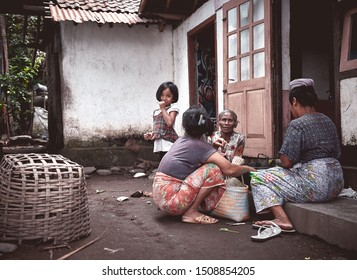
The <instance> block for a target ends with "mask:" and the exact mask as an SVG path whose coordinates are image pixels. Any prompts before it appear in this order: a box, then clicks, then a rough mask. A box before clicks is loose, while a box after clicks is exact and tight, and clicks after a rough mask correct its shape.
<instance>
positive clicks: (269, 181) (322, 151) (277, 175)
mask: <svg viewBox="0 0 357 280" xmlns="http://www.w3.org/2000/svg"><path fill="white" fill-rule="evenodd" d="M289 102H290V105H291V112H292V114H293V116H294V118H295V119H294V120H292V121H291V122H290V124H289V126H288V129H287V131H286V134H285V137H284V141H283V145H282V147H281V149H280V152H279V153H280V160H281V165H282V167H273V168H269V169H265V170H263V171H259V172H254V173H253V175H252V179H251V187H252V194H253V199H254V204H255V208H256V212H257V213H266V212H272V214H273V215H274V219H273V221H259V222H256V223H255V225H256V226H269V225H271V224H272V222H273V225H274V224H276V225H278V226H279V227H280V228H281V229H282V230H291V229H293V225H292V223H291V221H290V220H289V218H288V216H287V214H286V213H285V211H284V209H283V206H282V205H283V203H284V201H292V202H323V201H329V200H332V199H335V198H336V197H337V196H338V195H339V194H340V192H341V190H342V188H343V184H344V180H343V173H342V167H341V165H340V163H339V161H338V160H337V159H338V158H339V156H340V154H341V151H340V144H339V138H338V135H337V131H336V127H335V125H334V123H333V122H332V121H331V119H330V118H328V117H327V116H325V115H324V114H322V113H319V112H317V111H316V108H315V105H316V103H317V95H316V93H315V89H314V81H313V80H312V79H296V80H293V81H292V82H291V83H290V94H289Z"/></svg>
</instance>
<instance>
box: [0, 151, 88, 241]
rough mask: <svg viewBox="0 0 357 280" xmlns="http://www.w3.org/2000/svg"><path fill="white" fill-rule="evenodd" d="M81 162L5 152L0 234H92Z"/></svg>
mask: <svg viewBox="0 0 357 280" xmlns="http://www.w3.org/2000/svg"><path fill="white" fill-rule="evenodd" d="M85 185H86V182H85V175H84V173H83V167H82V166H81V165H78V164H77V163H75V162H72V161H70V160H69V159H67V158H65V157H63V156H61V155H50V154H34V153H30V154H7V155H5V156H4V157H3V159H2V161H1V164H0V239H1V240H17V241H18V243H19V244H21V243H22V241H24V240H36V239H42V241H43V242H47V241H51V240H53V244H61V243H67V242H71V241H74V240H77V239H79V238H81V237H84V236H87V235H89V234H90V231H91V229H90V218H89V208H88V199H87V191H86V188H85Z"/></svg>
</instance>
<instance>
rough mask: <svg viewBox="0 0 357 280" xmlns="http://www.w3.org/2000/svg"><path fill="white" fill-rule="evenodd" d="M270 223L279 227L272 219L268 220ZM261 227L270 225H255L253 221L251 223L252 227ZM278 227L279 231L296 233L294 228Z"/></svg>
mask: <svg viewBox="0 0 357 280" xmlns="http://www.w3.org/2000/svg"><path fill="white" fill-rule="evenodd" d="M268 222H269V223H270V224H271V225H273V226H277V227H279V226H278V225H277V224H276V223H274V222H273V221H268ZM261 227H263V228H266V227H270V226H269V225H257V224H255V223H253V224H252V228H254V229H259V228H261ZM280 229H281V232H282V233H296V230H295V229H293V228H292V229H283V228H281V227H280Z"/></svg>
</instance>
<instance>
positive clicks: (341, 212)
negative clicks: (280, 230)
mask: <svg viewBox="0 0 357 280" xmlns="http://www.w3.org/2000/svg"><path fill="white" fill-rule="evenodd" d="M284 209H285V211H286V213H287V214H288V216H289V218H290V219H291V222H292V223H293V225H294V227H295V228H296V230H297V231H298V232H299V233H303V234H307V235H311V236H317V237H319V238H321V239H322V240H324V241H326V242H327V243H329V244H333V245H337V246H339V247H341V248H343V249H348V250H351V251H356V252H357V238H356V237H357V235H356V234H357V200H356V199H351V198H338V199H336V200H334V201H330V202H324V203H291V202H287V203H285V204H284Z"/></svg>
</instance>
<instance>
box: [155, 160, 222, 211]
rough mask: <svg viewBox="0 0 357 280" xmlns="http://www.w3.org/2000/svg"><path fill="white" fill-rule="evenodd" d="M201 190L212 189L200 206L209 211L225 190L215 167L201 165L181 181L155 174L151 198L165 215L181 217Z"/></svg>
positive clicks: (159, 173) (210, 164)
mask: <svg viewBox="0 0 357 280" xmlns="http://www.w3.org/2000/svg"><path fill="white" fill-rule="evenodd" d="M201 188H212V191H211V192H210V193H209V195H208V196H207V197H206V198H205V199H204V201H203V203H202V204H201V207H202V209H203V210H205V211H211V210H213V209H214V208H215V207H216V205H217V203H218V202H219V200H220V199H221V197H222V195H223V194H224V192H225V190H226V186H225V177H224V176H223V174H222V172H221V170H220V168H219V167H218V166H217V165H215V164H213V163H209V164H205V165H202V166H201V167H199V168H198V169H197V170H196V171H194V172H193V173H191V174H190V175H189V176H187V178H186V179H185V180H183V181H182V180H179V179H176V178H174V177H171V176H169V175H166V174H164V173H162V172H157V173H156V174H155V178H154V182H153V197H154V201H155V203H156V205H157V206H158V207H159V208H160V209H161V210H162V211H164V212H165V213H166V214H168V215H183V214H184V213H185V212H186V211H187V210H188V209H189V208H190V206H191V205H192V204H193V202H194V201H195V199H196V196H197V193H198V192H199V191H200V189H201Z"/></svg>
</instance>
